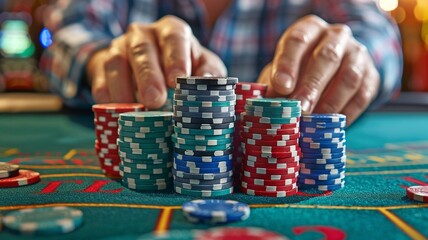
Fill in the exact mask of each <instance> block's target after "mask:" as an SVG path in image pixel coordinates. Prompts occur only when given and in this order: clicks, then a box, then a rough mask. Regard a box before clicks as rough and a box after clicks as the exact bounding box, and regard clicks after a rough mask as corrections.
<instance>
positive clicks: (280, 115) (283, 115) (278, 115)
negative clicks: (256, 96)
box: [245, 110, 301, 118]
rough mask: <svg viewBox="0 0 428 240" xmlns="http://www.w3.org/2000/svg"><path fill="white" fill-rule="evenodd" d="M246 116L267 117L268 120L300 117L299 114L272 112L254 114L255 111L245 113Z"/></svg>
mask: <svg viewBox="0 0 428 240" xmlns="http://www.w3.org/2000/svg"><path fill="white" fill-rule="evenodd" d="M245 112H246V114H247V115H250V116H256V117H269V118H298V117H300V115H301V113H300V112H292V113H272V112H255V111H248V110H247V111H245Z"/></svg>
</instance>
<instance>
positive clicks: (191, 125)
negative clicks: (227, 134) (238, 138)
mask: <svg viewBox="0 0 428 240" xmlns="http://www.w3.org/2000/svg"><path fill="white" fill-rule="evenodd" d="M174 126H175V127H179V128H189V129H200V130H210V129H230V128H232V129H233V128H235V122H230V123H215V124H212V123H182V122H174Z"/></svg>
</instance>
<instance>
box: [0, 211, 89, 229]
mask: <svg viewBox="0 0 428 240" xmlns="http://www.w3.org/2000/svg"><path fill="white" fill-rule="evenodd" d="M82 223H83V213H82V211H80V210H79V209H76V208H71V207H45V208H26V209H21V210H17V211H13V212H10V213H9V214H7V215H6V216H5V217H4V218H3V224H4V225H5V226H6V227H7V228H8V229H10V230H12V231H15V232H20V233H23V234H40V235H53V234H63V233H68V232H72V231H74V230H75V229H76V228H78V227H79V226H81V225H82Z"/></svg>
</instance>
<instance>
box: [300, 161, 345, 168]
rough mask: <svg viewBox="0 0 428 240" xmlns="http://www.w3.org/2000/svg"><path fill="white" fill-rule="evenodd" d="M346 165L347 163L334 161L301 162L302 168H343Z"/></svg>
mask: <svg viewBox="0 0 428 240" xmlns="http://www.w3.org/2000/svg"><path fill="white" fill-rule="evenodd" d="M345 166H346V163H344V162H341V163H333V164H310V163H300V167H301V168H307V169H342V168H344V167H345Z"/></svg>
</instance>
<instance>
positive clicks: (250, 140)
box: [242, 137, 299, 147]
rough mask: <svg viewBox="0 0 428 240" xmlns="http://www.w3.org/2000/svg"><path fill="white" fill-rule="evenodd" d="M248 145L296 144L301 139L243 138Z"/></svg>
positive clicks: (274, 145) (273, 145)
mask: <svg viewBox="0 0 428 240" xmlns="http://www.w3.org/2000/svg"><path fill="white" fill-rule="evenodd" d="M242 142H244V143H245V144H247V145H258V146H272V147H285V146H295V145H298V144H299V139H298V138H295V139H291V140H264V139H263V140H258V139H253V138H247V137H244V138H243V139H242Z"/></svg>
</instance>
